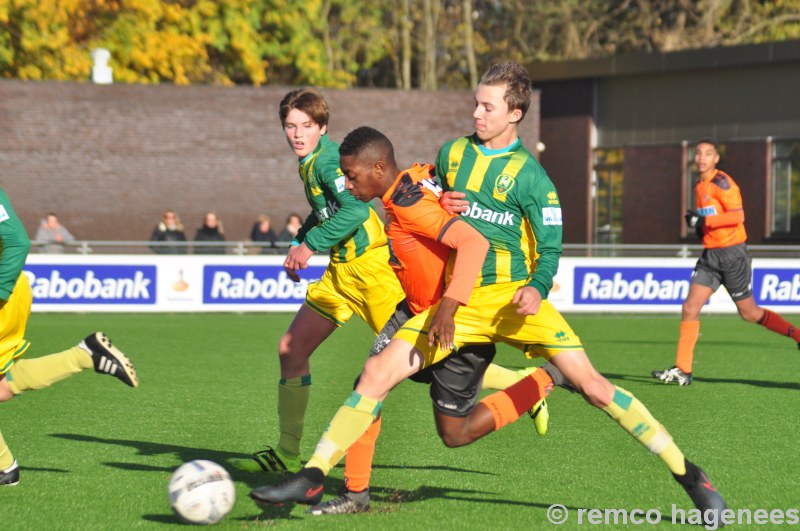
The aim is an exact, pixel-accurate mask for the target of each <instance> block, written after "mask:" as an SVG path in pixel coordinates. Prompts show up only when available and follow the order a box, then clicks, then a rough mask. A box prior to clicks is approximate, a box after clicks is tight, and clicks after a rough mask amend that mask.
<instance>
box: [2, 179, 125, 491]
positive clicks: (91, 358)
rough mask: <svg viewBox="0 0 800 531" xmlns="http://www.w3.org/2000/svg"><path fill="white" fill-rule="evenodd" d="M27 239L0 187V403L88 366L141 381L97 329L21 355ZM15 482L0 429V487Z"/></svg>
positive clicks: (15, 468)
mask: <svg viewBox="0 0 800 531" xmlns="http://www.w3.org/2000/svg"><path fill="white" fill-rule="evenodd" d="M30 247H31V242H30V239H29V238H28V235H27V233H26V232H25V227H23V225H22V222H21V221H20V219H19V217H17V214H16V212H15V211H14V207H12V206H11V201H9V199H8V196H7V195H6V193H5V191H4V190H3V189H2V188H0V402H5V401H7V400H11V399H12V398H14V397H15V396H16V395H18V394H20V393H22V392H24V391H29V390H34V389H42V388H44V387H49V386H51V385H52V384H54V383H56V382H58V381H60V380H63V379H64V378H67V377H68V376H72V375H73V374H75V373H78V372H81V371H82V370H84V369H91V368H94V370H95V371H96V372H98V373H103V374H110V375H112V376H116V377H117V378H118V379H120V380H121V381H122V382H124V383H125V384H126V385H129V386H131V387H138V386H139V378H138V376H137V375H136V370H135V369H134V368H133V365H132V364H131V362H130V360H128V358H127V357H126V356H125V354H123V353H122V352H120V351H119V350H118V349H117V348H116V347H115V346H113V345H112V344H111V341H110V340H109V339H108V337H106V336H105V334H103V333H101V332H96V333H94V334H92V335H90V336H87V337H86V338H85V339H84V340H83V341H81V342H80V344H78V345H77V346H75V347H72V348H70V349H69V350H65V351H63V352H59V353H57V354H50V355H49V356H42V357H39V358H33V359H21V358H22V355H23V354H25V352H26V351H27V350H28V348H29V347H30V342H29V341H28V340H27V339H25V329H26V327H27V324H28V317H29V316H30V313H31V303H32V302H33V295H32V294H31V287H30V284H29V283H28V277H27V276H26V275H25V273H23V272H22V268H23V267H24V266H25V259H26V258H27V256H28V251H29V250H30ZM17 483H19V465H18V464H17V461H16V459H14V456H13V454H12V453H11V450H10V449H9V448H8V445H6V442H5V440H4V439H3V435H2V434H1V433H0V486H2V485H16V484H17Z"/></svg>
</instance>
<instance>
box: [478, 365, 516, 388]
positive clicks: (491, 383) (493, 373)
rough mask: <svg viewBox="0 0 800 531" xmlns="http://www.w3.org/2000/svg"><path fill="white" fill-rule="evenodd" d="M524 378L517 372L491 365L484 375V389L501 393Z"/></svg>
mask: <svg viewBox="0 0 800 531" xmlns="http://www.w3.org/2000/svg"><path fill="white" fill-rule="evenodd" d="M522 376H523V375H521V374H519V373H518V372H516V371H512V370H511V369H506V368H505V367H501V366H499V365H495V364H494V363H491V364H490V365H489V366H488V367H486V373H484V375H483V387H484V388H485V389H495V390H497V391H500V390H502V389H505V388H506V387H511V386H512V385H514V384H515V383H517V382H518V381H520V380H521V379H522Z"/></svg>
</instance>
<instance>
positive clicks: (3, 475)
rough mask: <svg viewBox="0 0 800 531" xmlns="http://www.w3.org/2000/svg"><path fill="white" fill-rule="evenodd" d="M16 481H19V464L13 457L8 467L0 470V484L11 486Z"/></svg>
mask: <svg viewBox="0 0 800 531" xmlns="http://www.w3.org/2000/svg"><path fill="white" fill-rule="evenodd" d="M17 483H19V465H18V464H17V460H16V459H14V462H13V463H11V466H10V467H8V468H6V469H5V470H2V471H0V486H5V487H13V486H14V485H16V484H17Z"/></svg>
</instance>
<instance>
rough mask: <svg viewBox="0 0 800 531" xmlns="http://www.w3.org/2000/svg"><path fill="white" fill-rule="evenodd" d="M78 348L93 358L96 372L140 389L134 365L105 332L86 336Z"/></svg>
mask: <svg viewBox="0 0 800 531" xmlns="http://www.w3.org/2000/svg"><path fill="white" fill-rule="evenodd" d="M78 346H79V347H80V348H82V349H84V350H85V351H87V352H88V353H89V354H90V355H91V356H92V362H93V363H94V370H95V372H99V373H104V374H108V375H111V376H114V377H116V378H118V379H119V380H121V381H122V382H123V383H124V384H126V385H129V386H131V387H139V376H138V375H137V374H136V369H135V368H134V367H133V363H131V360H129V359H128V356H126V355H125V354H123V353H122V351H121V350H119V349H118V348H117V347H115V346H114V344H113V343H111V340H110V339H109V338H108V336H106V335H105V334H104V333H103V332H95V333H94V334H91V335H89V336H86V338H85V339H84V340H83V341H81V342H80V343H79V344H78Z"/></svg>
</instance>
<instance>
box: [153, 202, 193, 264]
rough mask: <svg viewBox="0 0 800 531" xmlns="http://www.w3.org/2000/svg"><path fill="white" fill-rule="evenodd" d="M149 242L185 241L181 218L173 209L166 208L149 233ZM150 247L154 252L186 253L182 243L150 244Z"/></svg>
mask: <svg viewBox="0 0 800 531" xmlns="http://www.w3.org/2000/svg"><path fill="white" fill-rule="evenodd" d="M150 241H151V242H185V241H186V234H185V233H184V232H183V224H182V223H181V218H180V217H178V214H176V213H175V211H174V210H167V211H166V212H164V216H163V217H162V218H161V221H160V222H159V223H158V225H156V228H155V229H153V234H151V235H150ZM150 249H152V251H153V252H154V253H156V254H186V246H183V245H166V246H162V245H152V246H150Z"/></svg>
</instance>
